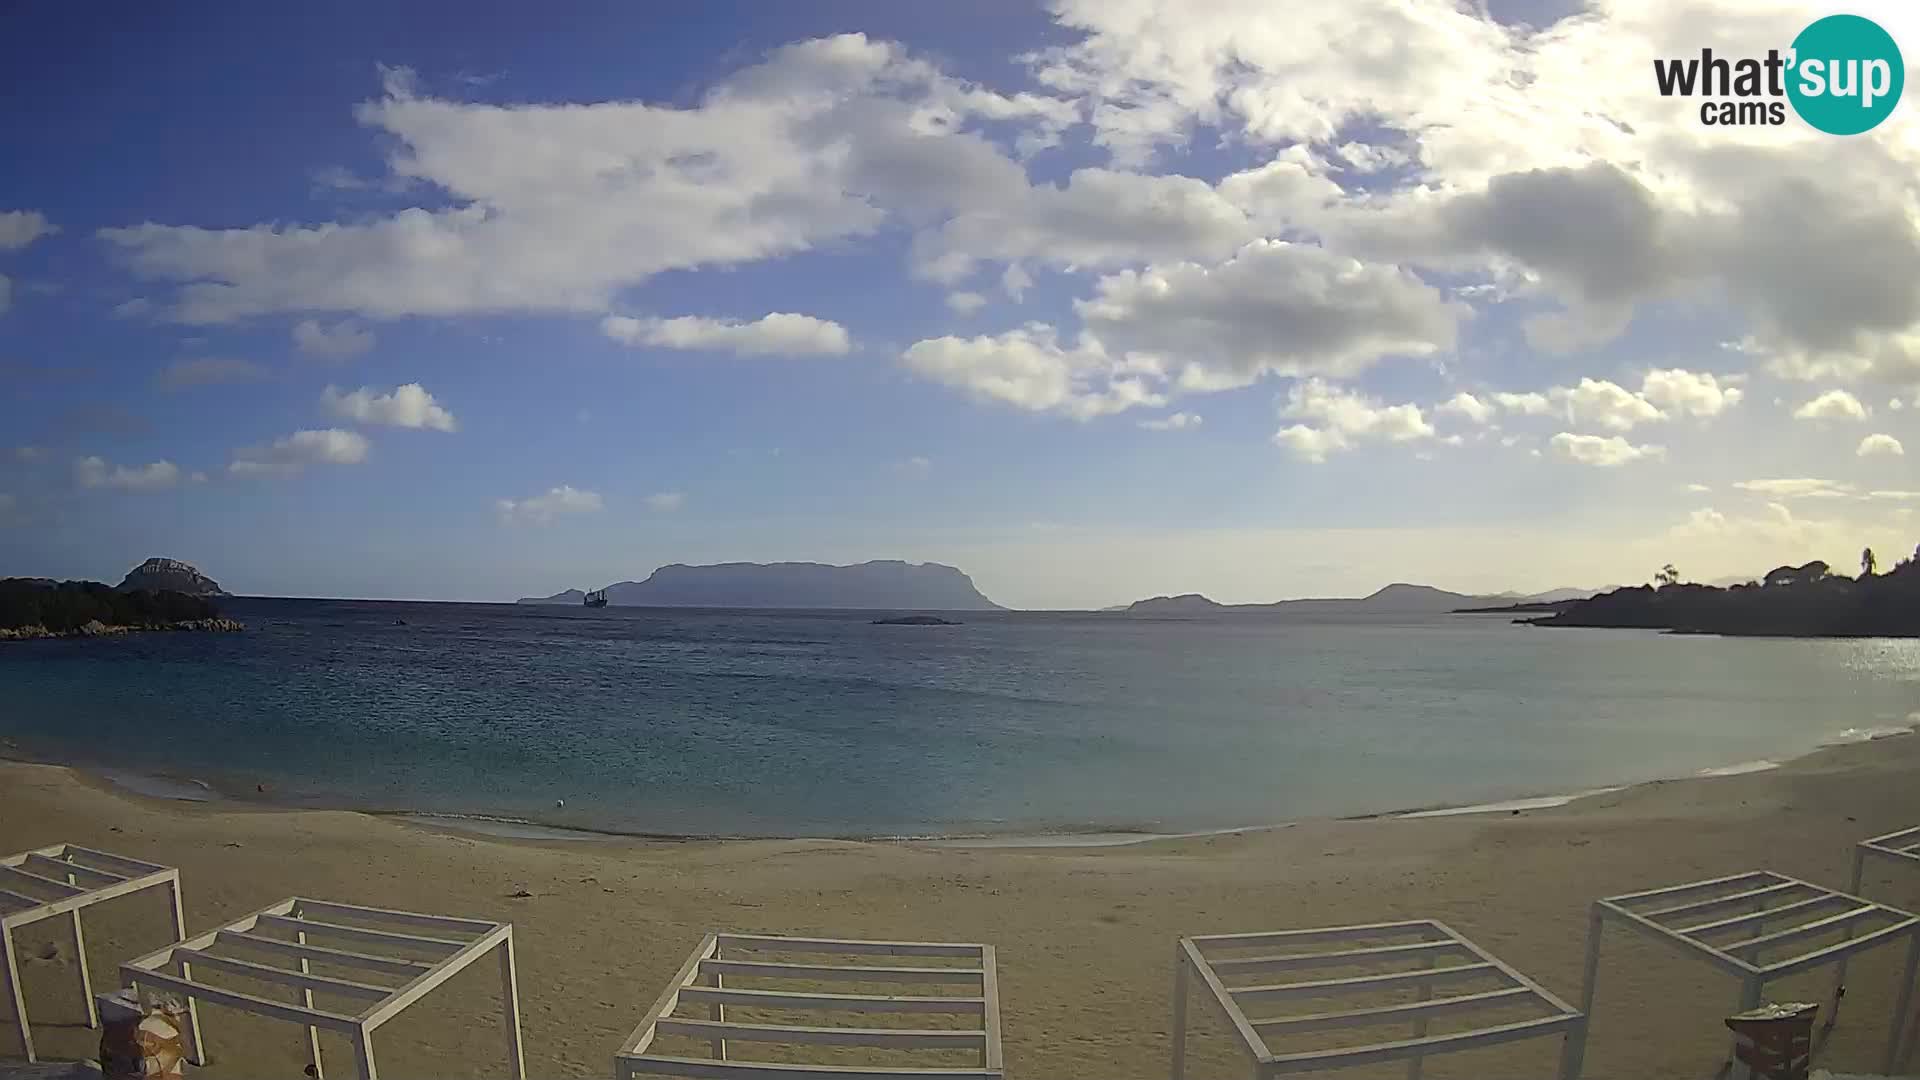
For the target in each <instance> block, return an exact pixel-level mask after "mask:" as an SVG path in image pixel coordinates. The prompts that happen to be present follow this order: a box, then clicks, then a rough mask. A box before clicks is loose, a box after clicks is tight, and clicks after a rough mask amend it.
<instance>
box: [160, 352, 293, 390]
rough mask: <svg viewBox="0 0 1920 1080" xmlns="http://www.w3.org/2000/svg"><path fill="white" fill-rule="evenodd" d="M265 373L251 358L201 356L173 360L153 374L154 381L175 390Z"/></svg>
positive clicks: (251, 378)
mask: <svg viewBox="0 0 1920 1080" xmlns="http://www.w3.org/2000/svg"><path fill="white" fill-rule="evenodd" d="M266 377H267V369H266V368H263V367H261V366H260V365H259V364H256V363H254V362H253V361H251V360H240V359H237V358H234V357H224V356H205V357H200V358H198V359H193V360H176V361H174V362H173V363H172V364H169V365H167V369H166V370H165V371H162V372H161V373H160V374H159V375H158V376H156V377H155V381H156V382H158V383H159V384H160V385H161V386H163V387H165V388H167V389H169V390H178V389H180V388H182V387H187V386H202V385H206V384H209V383H234V382H254V381H257V380H259V379H264V378H266Z"/></svg>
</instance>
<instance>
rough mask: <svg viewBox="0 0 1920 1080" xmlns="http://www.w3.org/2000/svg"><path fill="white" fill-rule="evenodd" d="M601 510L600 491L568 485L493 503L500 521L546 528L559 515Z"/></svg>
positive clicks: (602, 505) (603, 504)
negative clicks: (527, 496)
mask: <svg viewBox="0 0 1920 1080" xmlns="http://www.w3.org/2000/svg"><path fill="white" fill-rule="evenodd" d="M676 505H678V504H677V503H676ZM604 508H605V503H603V502H602V501H601V499H600V493H599V492H597V491H582V490H580V489H579V488H576V487H574V486H573V485H571V484H561V485H560V486H559V487H556V488H549V489H547V492H546V493H545V494H543V495H534V496H532V497H530V498H525V499H500V500H498V501H497V502H495V503H494V509H495V510H496V511H497V512H498V513H499V515H500V520H501V521H504V522H506V523H507V524H509V525H546V524H548V523H550V522H552V521H553V520H554V519H555V518H558V517H561V516H562V515H566V514H593V513H599V512H600V511H601V510H602V509H604Z"/></svg>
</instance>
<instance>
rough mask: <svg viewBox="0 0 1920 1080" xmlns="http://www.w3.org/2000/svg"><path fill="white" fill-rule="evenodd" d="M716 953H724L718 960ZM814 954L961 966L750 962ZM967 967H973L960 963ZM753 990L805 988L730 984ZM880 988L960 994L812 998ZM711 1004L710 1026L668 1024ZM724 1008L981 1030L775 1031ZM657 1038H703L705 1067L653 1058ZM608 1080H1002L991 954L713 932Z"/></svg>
mask: <svg viewBox="0 0 1920 1080" xmlns="http://www.w3.org/2000/svg"><path fill="white" fill-rule="evenodd" d="M723 954H725V955H723ZM789 954H791V955H817V956H821V957H835V958H842V959H843V960H844V958H849V957H852V958H866V957H874V956H881V957H888V956H902V957H943V958H950V959H957V960H960V961H962V963H963V964H965V966H951V967H933V966H918V965H915V966H887V965H876V964H872V963H864V964H862V963H854V964H848V963H845V962H841V963H831V962H829V961H828V960H825V959H823V960H821V961H820V962H818V963H807V964H795V963H769V962H766V961H765V960H764V959H753V957H755V956H760V957H765V956H769V955H789ZM966 961H972V963H965V962H966ZM729 976H732V977H734V978H736V979H742V978H744V979H751V980H755V981H763V980H779V982H778V983H777V985H785V986H789V987H791V986H793V985H795V984H804V985H807V986H808V987H809V989H807V990H804V991H796V990H792V989H784V990H767V989H744V988H741V987H740V986H739V984H738V983H737V982H736V983H729V982H728V981H727V980H728V977H729ZM841 982H858V983H889V984H899V985H901V986H902V987H903V988H905V989H908V990H911V989H912V987H913V985H914V984H919V985H920V986H922V987H931V986H935V985H943V986H952V987H959V988H961V990H962V991H972V993H966V994H965V995H964V996H960V995H939V996H912V995H872V994H844V993H831V992H822V991H820V990H819V989H818V987H819V986H820V984H822V983H841ZM683 1002H685V1003H689V1004H705V1005H707V1006H709V1009H710V1013H709V1016H710V1018H709V1019H704V1020H692V1019H683V1018H677V1017H675V1016H674V1015H673V1013H674V1010H675V1009H676V1008H677V1007H678V1006H679V1005H680V1004H681V1003H683ZM728 1005H734V1006H740V1007H758V1008H772V1009H781V1010H805V1011H821V1012H855V1013H930V1014H931V1013H939V1014H950V1015H956V1016H971V1017H977V1018H978V1020H979V1024H978V1025H977V1026H969V1027H962V1028H948V1029H933V1030H923V1029H913V1028H861V1027H810V1026H809V1027H799V1026H787V1025H779V1024H760V1023H732V1022H728V1021H727V1019H726V1007H727V1006H728ZM658 1035H691V1036H695V1037H698V1038H703V1039H707V1040H709V1043H708V1045H709V1048H710V1049H709V1054H710V1056H708V1057H705V1058H698V1057H681V1056H674V1055H667V1054H661V1053H658V1052H654V1051H653V1050H652V1046H653V1043H654V1039H655V1037H656V1036H658ZM734 1042H763V1043H787V1044H814V1045H833V1046H856V1047H865V1048H869V1049H873V1048H891V1049H897V1048H908V1049H944V1050H955V1049H960V1050H971V1051H974V1052H977V1053H978V1054H979V1057H980V1060H979V1063H978V1064H977V1065H974V1066H971V1067H963V1068H952V1067H947V1068H938V1067H931V1066H929V1067H917V1066H907V1067H880V1068H873V1067H863V1066H839V1065H792V1064H780V1063H775V1062H766V1061H751V1060H737V1059H735V1058H734V1057H733V1056H732V1049H731V1047H732V1043H734ZM613 1074H614V1076H615V1078H616V1080H633V1078H635V1077H641V1076H676V1077H707V1078H725V1080H803V1078H809V1077H811V1078H816V1080H818V1078H822V1077H832V1076H848V1077H859V1078H861V1080H927V1078H932V1077H943V1078H946V1080H1002V1077H1004V1075H1005V1072H1004V1066H1003V1065H1002V1064H1001V1053H1000V988H999V978H998V976H997V972H996V968H995V966H994V952H993V946H991V945H968V944H958V943H948V942H931V941H842V940H830V939H822V938H791V937H772V936H768V935H764V934H730V933H712V934H708V935H706V937H704V938H702V939H701V941H700V947H699V948H697V949H695V950H694V951H693V955H692V956H690V957H688V958H687V962H686V963H685V964H682V965H681V966H680V972H679V974H677V975H675V976H674V978H673V982H672V984H670V985H669V986H668V987H667V989H666V991H665V992H664V993H662V994H661V995H660V997H659V999H658V1000H656V1001H655V1002H654V1003H653V1008H651V1009H649V1010H648V1011H647V1016H646V1019H644V1020H642V1021H641V1022H640V1026H639V1027H636V1028H634V1029H633V1033H632V1034H631V1035H628V1036H627V1040H626V1042H624V1043H622V1044H621V1047H620V1050H619V1052H618V1053H616V1054H615V1055H614V1059H613Z"/></svg>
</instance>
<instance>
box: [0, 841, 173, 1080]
mask: <svg viewBox="0 0 1920 1080" xmlns="http://www.w3.org/2000/svg"><path fill="white" fill-rule="evenodd" d="M147 889H165V890H166V893H167V902H168V904H170V905H171V906H172V909H173V930H174V934H175V936H176V937H177V938H178V937H185V936H187V931H186V922H185V914H184V911H183V909H182V906H181V902H180V871H179V870H176V869H174V868H173V867H170V866H161V865H159V864H158V863H150V862H146V861H145V860H142V859H130V858H128V857H126V856H125V855H114V854H110V853H108V852H105V851H95V850H93V849H92V848H84V847H81V846H79V845H78V844H55V845H53V846H51V847H43V848H35V849H34V850H32V851H23V852H21V853H19V854H17V855H8V856H7V857H5V858H0V952H4V954H5V960H6V989H7V999H8V1000H9V1001H10V1002H12V1006H13V1023H14V1027H15V1028H17V1029H18V1030H19V1032H20V1045H21V1046H22V1047H23V1048H24V1052H25V1054H26V1058H27V1060H28V1061H35V1060H38V1059H37V1058H36V1057H35V1056H34V1050H33V1031H32V1029H31V1028H30V1027H29V1025H28V1022H27V998H26V989H25V987H23V986H22V985H21V982H20V953H19V949H18V948H17V947H16V946H15V944H14V936H13V933H14V931H15V930H18V929H19V928H21V927H23V926H28V925H30V924H33V923H37V922H41V921H43V920H46V919H54V918H58V917H60V916H62V915H65V916H66V917H67V921H68V928H69V932H70V933H71V935H72V938H73V962H74V968H75V970H76V971H77V972H78V973H79V982H80V997H81V1000H83V1001H84V1002H85V1003H86V1011H87V1026H88V1027H95V1028H97V1027H99V1026H100V1014H99V1012H98V1009H97V1007H96V1006H95V1004H94V1000H93V982H92V979H91V977H90V976H89V975H88V973H87V938H86V932H85V930H84V929H83V928H82V927H81V925H80V912H81V911H83V910H85V909H86V908H89V907H92V906H93V905H94V904H98V903H103V902H105V901H108V900H114V899H117V898H119V897H122V896H129V895H132V894H133V893H137V892H142V891H144V890H147ZM191 1015H192V1014H191V1013H189V1016H191ZM190 1026H192V1025H190ZM196 1032H197V1028H196ZM196 1046H197V1035H196Z"/></svg>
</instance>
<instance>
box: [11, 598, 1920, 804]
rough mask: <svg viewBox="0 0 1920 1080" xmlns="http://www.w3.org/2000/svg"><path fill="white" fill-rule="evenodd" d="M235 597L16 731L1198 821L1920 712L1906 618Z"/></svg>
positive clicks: (179, 751)
mask: <svg viewBox="0 0 1920 1080" xmlns="http://www.w3.org/2000/svg"><path fill="white" fill-rule="evenodd" d="M226 607H227V609H228V612H229V613H230V614H232V615H234V616H235V617H237V618H240V619H242V620H243V621H245V622H246V623H247V624H248V626H249V629H248V630H247V631H246V632H245V633H241V634H146V635H134V636H129V637H125V638H119V639H111V640H98V641H53V642H26V643H13V644H8V645H6V646H5V647H3V648H0V703H4V704H3V705H0V710H3V711H0V739H5V740H6V749H7V752H9V753H12V754H15V755H18V756H28V757H38V758H45V759H52V760H63V761H75V762H79V763H82V764H87V765H93V766H98V767H103V768H120V769H131V770H136V771H140V772H144V773H151V774H159V775H164V776H168V777H172V778H174V779H176V780H188V781H196V780H197V781H200V782H202V783H204V784H206V785H209V786H211V787H212V788H213V789H214V790H216V791H222V792H228V793H238V794H240V795H242V796H244V797H249V798H251V797H257V795H256V789H257V787H264V788H265V789H266V797H268V798H270V799H274V800H277V801H283V802H290V803H296V804H303V805H327V806H349V807H358V808H365V809H381V810H415V811H427V812H434V813H453V814H482V815H499V816H504V817H512V818H520V819H526V820H530V821H538V822H544V823H549V824H555V825H564V826H574V827H587V828H596V829H612V830H620V831H636V832H652V833H676V834H678V833H688V834H713V833H721V834H762V835H923V834H932V833H971V832H977V831H989V832H993V831H1000V832H1030V831H1061V830H1066V831H1078V830H1089V831H1099V830H1133V829H1145V830H1153V831H1186V830H1203V829H1211V828H1224V827H1233V826H1240V825H1252V824H1265V823H1272V822H1278V821H1283V820H1289V819H1294V818H1299V817H1305V816H1320V815H1340V814H1357V813H1369V812H1377V811H1384V810H1391V809H1400V808H1407V807H1416V806H1429V805H1436V804H1446V803H1459V802H1475V801H1481V800H1488V799H1497V798H1505V797H1511V796H1516V795H1525V794H1535V793H1542V792H1556V791H1570V790H1576V789H1580V788H1586V787H1593V786H1598V785H1604V784H1612V783H1619V782H1624V781H1632V780H1639V779H1648V778H1654V777H1663V776H1684V775H1690V774H1693V773H1695V772H1697V771H1699V770H1702V769H1708V768H1715V767H1722V766H1728V765H1735V764H1739V763H1744V762H1751V761H1755V760H1760V759H1776V760H1777V759H1780V758H1783V757H1787V756H1791V755H1794V754H1799V753H1803V752H1805V751H1807V750H1810V749H1812V748H1813V747H1815V746H1817V745H1819V744H1821V743H1823V742H1827V741H1830V740H1833V739H1835V738H1837V737H1840V736H1842V734H1843V733H1846V732H1848V731H1849V729H1852V730H1853V731H1854V732H1856V733H1858V732H1863V731H1867V730H1870V729H1876V728H1887V727H1898V726H1904V725H1907V724H1910V723H1911V722H1912V721H1911V720H1909V719H1908V717H1909V716H1910V714H1913V713H1915V712H1916V711H1920V642H1915V641H1883V640H1863V641H1791V640H1753V639H1747V640H1741V639H1722V638H1711V637H1669V636H1661V635H1657V634H1652V633H1646V632H1640V631H1608V630H1544V629H1535V628H1530V627H1519V626H1513V625H1510V624H1509V623H1508V622H1507V621H1505V620H1504V619H1500V618H1489V617H1468V616H1435V617H1431V618H1416V619H1412V620H1398V621H1394V620H1387V621H1377V620H1354V621H1345V622H1312V623H1307V622H1286V621H1275V620H1267V619H1260V620H1254V619H1247V618H1227V619H1220V620H1214V621H1178V622H1176V621H1146V620H1132V619H1126V618H1118V617H1114V616H1100V615H1058V614H1029V613H1011V612H1009V613H993V614H968V615H966V616H963V617H964V618H965V620H966V624H965V625H963V626H955V627H905V626H873V625H870V620H871V618H872V615H871V614H860V613H847V612H738V611H729V612H719V611H665V610H659V609H618V608H611V609H603V610H600V611H587V610H583V609H572V608H528V607H513V606H507V605H477V604H473V605H469V604H398V603H373V602H353V601H300V600H234V601H230V602H227V604H226ZM395 620H404V621H405V624H406V625H395ZM557 800H564V801H565V803H566V805H565V807H564V808H561V807H556V805H555V803H556V801H557Z"/></svg>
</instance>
